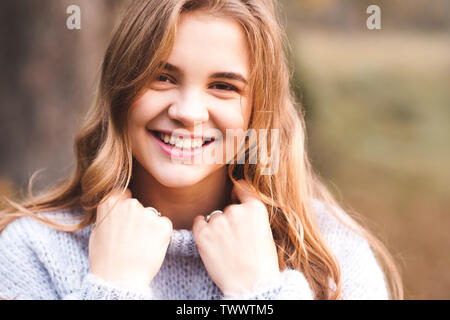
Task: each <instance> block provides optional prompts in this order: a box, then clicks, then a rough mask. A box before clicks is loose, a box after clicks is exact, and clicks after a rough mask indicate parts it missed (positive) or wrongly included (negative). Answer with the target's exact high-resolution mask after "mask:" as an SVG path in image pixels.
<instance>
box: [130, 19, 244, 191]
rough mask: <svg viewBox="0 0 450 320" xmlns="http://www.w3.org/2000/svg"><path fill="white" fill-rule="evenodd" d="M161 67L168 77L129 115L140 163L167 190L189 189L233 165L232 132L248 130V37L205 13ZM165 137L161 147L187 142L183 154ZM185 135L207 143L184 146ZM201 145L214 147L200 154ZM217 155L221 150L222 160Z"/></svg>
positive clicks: (183, 26) (189, 24) (178, 38)
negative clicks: (211, 140)
mask: <svg viewBox="0 0 450 320" xmlns="http://www.w3.org/2000/svg"><path fill="white" fill-rule="evenodd" d="M162 64H163V65H165V68H164V71H163V73H161V74H159V75H158V76H157V78H156V79H155V80H153V81H152V82H151V83H150V85H149V86H148V88H147V89H146V91H145V92H144V93H143V95H141V96H140V97H139V98H138V99H137V100H136V101H135V102H134V103H133V104H132V106H131V107H130V110H129V114H128V128H129V135H130V138H131V143H132V150H133V156H134V158H135V159H136V160H137V161H138V162H139V164H140V165H141V166H142V167H143V168H144V169H145V170H146V171H147V172H148V173H149V174H151V175H152V176H153V177H154V178H155V179H156V180H157V181H158V182H159V183H161V184H162V185H165V186H167V187H183V186H190V185H193V184H195V183H197V182H199V181H201V180H202V179H204V178H206V177H207V176H209V175H211V174H212V173H213V172H215V171H217V170H218V169H219V168H221V167H224V166H225V164H226V162H227V161H228V160H229V159H230V156H229V155H230V153H228V154H227V152H230V151H229V150H225V149H226V146H227V145H228V146H229V145H230V143H231V141H230V139H231V140H233V141H234V138H233V137H230V138H227V137H226V130H227V129H231V130H236V131H235V132H237V131H238V130H239V129H240V130H244V131H245V130H246V129H247V128H248V124H249V120H250V115H251V103H250V101H249V98H248V96H249V93H248V92H247V90H248V89H247V86H246V82H247V79H248V74H249V70H248V64H249V61H248V51H247V45H246V39H245V35H244V32H243V30H242V29H241V26H240V25H239V23H238V22H236V21H234V20H232V19H228V18H219V17H215V16H212V15H209V14H207V13H204V12H194V13H188V14H185V15H183V16H182V18H181V20H180V23H179V27H178V29H177V33H176V35H175V42H174V47H173V50H172V52H171V54H170V56H169V58H168V59H167V61H163V62H162ZM194 128H195V130H194ZM158 133H166V134H167V136H166V137H164V136H163V137H162V140H164V138H165V140H166V142H167V141H168V143H169V144H170V143H175V145H177V138H176V137H172V138H171V137H170V136H171V133H176V134H181V135H182V136H183V140H182V141H181V140H180V141H178V147H180V146H183V147H184V148H183V149H180V148H176V147H175V148H174V147H172V146H171V145H167V144H166V143H164V142H163V141H161V139H159V138H158ZM186 135H187V136H191V135H193V136H194V137H200V140H198V139H190V140H189V139H184V137H185V136H186ZM202 137H203V138H215V141H213V142H212V143H209V144H206V145H204V146H203V147H199V145H200V144H203V143H204V140H201V139H202ZM221 139H222V140H221ZM189 145H190V148H189ZM218 147H219V148H218ZM228 149H229V148H228ZM232 149H233V150H232V155H234V154H236V152H237V149H236V148H232ZM183 150H184V151H183ZM218 150H222V152H221V153H218V154H219V156H218V155H217V154H216V153H217V151H218ZM179 151H182V152H184V154H179V153H178V152H179ZM199 151H200V153H199ZM193 154H196V156H195V157H196V158H192V157H193ZM221 154H222V155H223V157H222V158H220V157H221ZM218 158H220V159H221V160H220V161H218ZM194 159H195V160H194Z"/></svg>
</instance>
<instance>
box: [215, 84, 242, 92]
mask: <svg viewBox="0 0 450 320" xmlns="http://www.w3.org/2000/svg"><path fill="white" fill-rule="evenodd" d="M211 87H212V88H213V89H219V90H225V91H236V92H239V91H240V90H239V89H238V88H236V87H234V86H232V85H229V84H226V83H215V84H213V85H212V86H211Z"/></svg>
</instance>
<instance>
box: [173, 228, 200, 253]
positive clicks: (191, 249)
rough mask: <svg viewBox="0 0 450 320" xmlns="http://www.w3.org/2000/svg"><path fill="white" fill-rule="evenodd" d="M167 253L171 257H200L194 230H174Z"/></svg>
mask: <svg viewBox="0 0 450 320" xmlns="http://www.w3.org/2000/svg"><path fill="white" fill-rule="evenodd" d="M167 253H168V254H171V255H179V256H196V257H199V256H200V254H199V252H198V248H197V244H196V243H195V240H194V234H193V232H192V230H186V229H174V230H173V231H172V235H171V237H170V243H169V247H168V248H167Z"/></svg>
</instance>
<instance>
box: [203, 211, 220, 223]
mask: <svg viewBox="0 0 450 320" xmlns="http://www.w3.org/2000/svg"><path fill="white" fill-rule="evenodd" d="M217 213H223V211H222V210H214V211H213V212H211V213H210V214H208V215H207V216H206V217H205V220H206V222H209V220H211V218H212V216H213V215H215V214H217Z"/></svg>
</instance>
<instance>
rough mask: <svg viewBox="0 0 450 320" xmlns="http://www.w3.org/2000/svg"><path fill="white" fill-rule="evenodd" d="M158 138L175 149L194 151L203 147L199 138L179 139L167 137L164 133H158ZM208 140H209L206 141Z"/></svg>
mask: <svg viewBox="0 0 450 320" xmlns="http://www.w3.org/2000/svg"><path fill="white" fill-rule="evenodd" d="M158 136H159V138H160V139H161V140H162V141H164V142H165V143H167V144H171V145H173V146H175V147H177V148H180V149H181V148H183V149H195V148H201V147H202V146H203V143H204V140H203V139H201V138H195V139H190V138H181V137H177V136H173V135H168V134H165V133H159V134H158ZM208 140H209V139H208Z"/></svg>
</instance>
